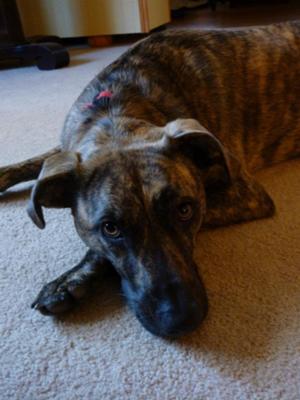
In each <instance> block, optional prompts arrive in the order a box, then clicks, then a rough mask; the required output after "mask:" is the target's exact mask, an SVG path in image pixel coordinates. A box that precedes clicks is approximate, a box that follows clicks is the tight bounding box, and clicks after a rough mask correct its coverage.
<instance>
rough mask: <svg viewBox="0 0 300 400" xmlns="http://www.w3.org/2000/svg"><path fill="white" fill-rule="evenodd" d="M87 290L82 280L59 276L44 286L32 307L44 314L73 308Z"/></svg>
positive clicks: (57, 312)
mask: <svg viewBox="0 0 300 400" xmlns="http://www.w3.org/2000/svg"><path fill="white" fill-rule="evenodd" d="M85 291H86V288H85V286H84V285H82V282H80V281H76V280H70V281H68V280H65V279H61V278H58V279H56V280H54V281H52V282H50V283H47V284H46V285H45V286H44V287H43V288H42V290H41V291H40V293H39V294H38V296H37V298H36V299H35V301H34V302H33V303H32V305H31V307H32V308H34V309H36V310H38V311H40V312H41V313H42V314H44V315H54V314H59V313H62V312H65V311H68V310H70V309H71V308H73V307H74V306H75V305H76V302H77V300H78V299H79V298H81V297H82V296H83V295H84V294H85Z"/></svg>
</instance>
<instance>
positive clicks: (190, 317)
mask: <svg viewBox="0 0 300 400" xmlns="http://www.w3.org/2000/svg"><path fill="white" fill-rule="evenodd" d="M206 313H207V303H204V304H202V305H199V304H197V303H195V302H194V301H193V300H191V299H189V300H188V301H185V302H184V303H183V301H181V305H180V307H178V305H175V304H174V303H173V302H172V301H170V300H164V301H162V302H161V304H160V305H159V307H158V309H157V311H156V318H155V321H154V329H155V330H157V334H158V335H160V336H168V337H177V336H180V335H183V334H185V333H188V332H191V331H193V330H195V329H196V328H197V327H198V325H200V323H201V322H202V321H203V319H204V318H205V316H206Z"/></svg>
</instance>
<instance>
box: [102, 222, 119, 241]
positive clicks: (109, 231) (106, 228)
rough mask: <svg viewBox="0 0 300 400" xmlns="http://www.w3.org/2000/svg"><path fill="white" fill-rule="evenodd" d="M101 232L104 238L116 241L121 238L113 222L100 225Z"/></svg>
mask: <svg viewBox="0 0 300 400" xmlns="http://www.w3.org/2000/svg"><path fill="white" fill-rule="evenodd" d="M102 232H103V234H104V235H105V236H107V237H109V238H112V239H117V238H119V237H120V236H121V230H120V229H119V228H118V226H117V225H116V224H115V223H114V222H110V221H106V222H104V223H103V224H102Z"/></svg>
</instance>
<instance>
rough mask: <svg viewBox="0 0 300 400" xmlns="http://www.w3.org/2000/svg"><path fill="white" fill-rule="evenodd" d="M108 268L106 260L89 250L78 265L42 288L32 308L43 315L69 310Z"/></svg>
mask: <svg viewBox="0 0 300 400" xmlns="http://www.w3.org/2000/svg"><path fill="white" fill-rule="evenodd" d="M109 266H110V264H109V263H108V262H107V261H106V260H104V259H103V258H102V257H101V256H99V255H98V254H96V253H95V252H93V251H92V250H89V251H88V252H87V253H86V255H85V257H84V258H83V259H82V260H81V261H80V263H79V264H78V265H76V266H75V267H74V268H72V269H71V270H69V271H67V272H65V273H64V274H63V275H61V276H59V277H58V278H57V279H55V280H54V281H52V282H49V283H48V284H46V285H45V286H44V287H43V288H42V290H41V291H40V293H39V294H38V296H37V298H36V300H35V301H34V302H33V304H32V308H35V309H36V310H39V311H40V312H41V313H42V314H44V315H53V314H58V313H61V312H64V311H67V310H69V309H71V308H72V307H73V306H74V305H75V304H76V302H77V301H78V300H79V299H81V298H82V297H83V296H84V295H85V294H86V293H87V291H88V288H89V286H90V284H91V282H92V280H93V279H94V278H95V277H98V276H99V275H100V276H101V275H103V274H104V273H105V272H106V271H107V270H108V268H109Z"/></svg>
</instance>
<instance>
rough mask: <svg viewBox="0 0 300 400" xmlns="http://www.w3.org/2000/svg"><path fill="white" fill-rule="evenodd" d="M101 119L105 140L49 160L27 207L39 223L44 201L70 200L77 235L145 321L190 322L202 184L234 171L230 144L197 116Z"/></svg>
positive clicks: (158, 326)
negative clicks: (106, 264)
mask: <svg viewBox="0 0 300 400" xmlns="http://www.w3.org/2000/svg"><path fill="white" fill-rule="evenodd" d="M110 122H111V121H110ZM100 125H101V124H100ZM100 125H99V129H106V130H107V131H108V133H109V134H108V135H107V138H109V140H107V141H106V140H104V139H103V140H104V141H103V143H101V145H99V146H98V148H97V149H96V150H95V149H94V150H93V153H92V154H90V153H89V151H88V150H86V149H90V148H91V146H90V145H87V144H86V143H84V144H83V147H82V149H81V151H80V153H81V154H77V153H73V152H62V153H60V154H59V155H56V156H53V157H51V158H49V159H47V160H46V161H45V164H44V166H43V170H42V171H41V174H40V176H39V179H38V180H37V182H36V185H35V187H34V189H33V191H32V196H31V201H30V206H29V214H30V216H31V218H32V219H33V221H34V222H35V223H36V224H37V225H38V226H39V227H44V225H45V222H44V218H43V213H42V206H45V207H71V208H72V212H73V215H74V219H75V225H76V228H77V231H78V233H79V235H80V237H81V238H82V239H83V241H84V242H85V243H86V244H87V246H88V247H89V248H91V249H94V250H95V251H97V252H98V253H101V255H102V256H103V257H104V258H106V259H107V260H109V261H110V263H111V264H112V265H113V266H114V268H115V269H116V270H117V272H118V273H119V275H120V277H121V280H122V287H123V291H124V294H125V296H126V298H127V300H128V303H129V305H130V307H131V308H132V309H133V311H134V312H135V314H136V316H137V317H138V319H139V320H140V321H141V323H142V324H143V325H144V326H145V327H146V328H147V329H148V330H149V331H151V332H153V333H154V334H157V335H161V336H177V335H179V334H182V333H184V332H187V331H190V330H192V329H194V328H196V326H197V325H198V324H199V323H200V322H201V321H202V320H203V319H204V317H205V315H206V313H207V298H206V293H205V289H204V287H203V284H202V281H201V278H200V277H199V275H198V272H197V268H196V265H195V263H194V261H193V250H194V245H195V238H196V235H197V232H198V231H199V229H200V226H201V224H202V221H203V218H204V216H205V211H206V196H205V190H206V189H205V188H206V186H207V185H209V184H211V183H212V182H216V181H218V183H219V184H220V185H226V184H227V183H228V182H230V180H231V179H232V177H231V168H230V165H229V161H228V158H227V154H226V151H225V150H224V148H223V146H222V145H221V143H220V142H219V141H218V140H217V139H216V137H214V136H213V135H212V134H210V133H209V132H208V131H207V130H206V129H205V128H204V127H202V126H201V125H200V124H199V123H198V122H197V121H195V120H190V119H187V120H176V121H173V122H171V123H168V124H167V125H166V126H164V127H155V126H152V125H149V124H146V123H143V122H139V123H131V122H130V121H128V120H124V121H118V122H115V123H114V122H111V123H107V121H105V123H104V124H103V125H102V126H100ZM116 131H118V132H116ZM103 137H104V138H105V134H103ZM93 144H95V143H93Z"/></svg>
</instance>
